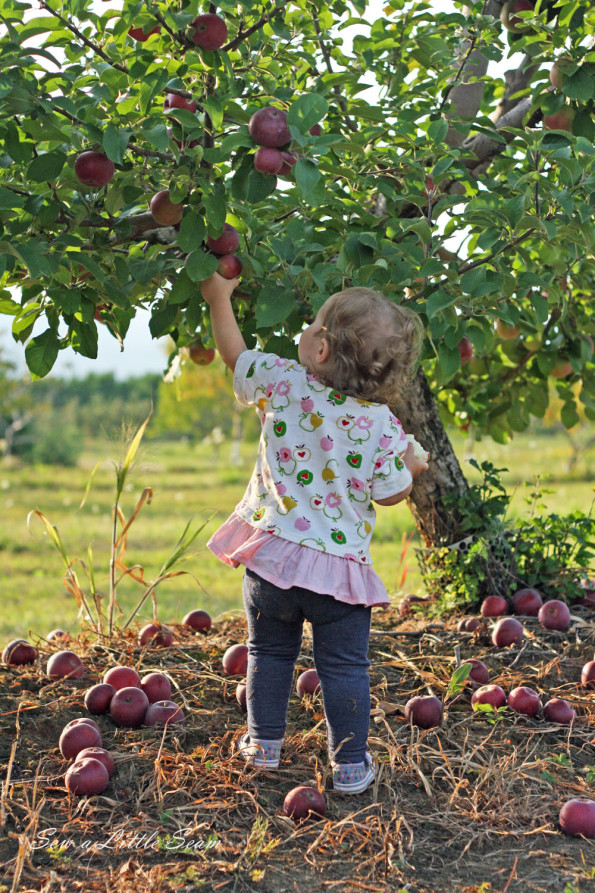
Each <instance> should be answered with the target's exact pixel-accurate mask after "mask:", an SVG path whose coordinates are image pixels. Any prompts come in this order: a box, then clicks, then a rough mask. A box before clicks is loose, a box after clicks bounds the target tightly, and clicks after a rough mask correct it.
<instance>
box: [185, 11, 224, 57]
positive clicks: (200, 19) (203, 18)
mask: <svg viewBox="0 0 595 893" xmlns="http://www.w3.org/2000/svg"><path fill="white" fill-rule="evenodd" d="M190 27H191V29H192V30H191V36H190V39H191V41H192V43H194V44H196V46H198V47H200V48H201V50H219V49H221V47H222V46H223V44H224V43H225V42H226V40H227V25H226V24H225V22H224V21H223V19H222V18H221V16H218V15H215V13H214V12H205V13H203V14H202V15H199V16H197V17H196V18H195V19H194V21H193V22H192V24H191V26H190Z"/></svg>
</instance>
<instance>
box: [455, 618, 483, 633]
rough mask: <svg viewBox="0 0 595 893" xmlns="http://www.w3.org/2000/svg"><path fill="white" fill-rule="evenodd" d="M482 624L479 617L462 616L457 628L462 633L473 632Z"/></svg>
mask: <svg viewBox="0 0 595 893" xmlns="http://www.w3.org/2000/svg"><path fill="white" fill-rule="evenodd" d="M482 626H483V624H482V622H481V620H480V619H479V617H461V619H460V620H459V622H458V624H457V630H458V631H459V632H460V633H473V632H475V630H476V629H480V628H481V627H482Z"/></svg>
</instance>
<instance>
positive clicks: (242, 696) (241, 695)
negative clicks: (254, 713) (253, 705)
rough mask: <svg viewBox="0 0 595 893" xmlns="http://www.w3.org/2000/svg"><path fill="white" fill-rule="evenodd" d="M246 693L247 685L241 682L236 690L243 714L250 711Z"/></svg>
mask: <svg viewBox="0 0 595 893" xmlns="http://www.w3.org/2000/svg"><path fill="white" fill-rule="evenodd" d="M246 691H247V689H246V683H245V682H240V683H239V684H238V687H237V688H236V701H237V702H238V705H239V708H240V710H241V711H242V713H246V712H247V710H248V698H247V694H246Z"/></svg>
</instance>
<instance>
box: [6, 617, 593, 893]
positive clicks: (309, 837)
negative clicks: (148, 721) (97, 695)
mask: <svg viewBox="0 0 595 893" xmlns="http://www.w3.org/2000/svg"><path fill="white" fill-rule="evenodd" d="M594 616H595V615H594V614H593V613H592V611H590V609H589V608H585V607H580V608H579V607H577V608H574V609H573V621H572V625H571V628H570V629H569V630H568V631H567V632H565V633H556V632H549V631H546V630H543V629H542V628H541V627H540V626H539V624H538V622H537V620H536V619H534V618H529V619H527V620H526V622H525V631H526V632H525V638H524V640H523V643H522V644H521V646H518V647H516V648H515V647H511V648H507V649H497V648H496V647H494V646H493V645H492V644H491V642H490V639H489V635H488V634H487V633H486V632H485V631H484V632H479V633H474V634H470V633H460V632H457V630H456V618H453V620H452V621H448V622H445V623H442V624H441V623H430V622H429V621H428V619H427V618H426V617H424V615H423V613H421V612H418V613H415V614H414V615H412V616H410V617H406V618H403V617H402V616H401V615H400V614H399V613H398V611H397V609H396V608H395V609H391V610H390V611H389V612H385V613H381V612H378V613H376V612H374V614H373V619H372V627H373V631H374V632H373V635H372V640H371V650H370V658H371V661H372V666H371V669H370V677H371V690H372V708H373V709H372V717H371V723H370V750H371V751H372V752H373V753H374V754H375V755H376V757H377V759H378V761H379V764H380V772H379V774H378V777H377V781H376V783H375V785H374V786H373V787H371V788H369V789H368V790H367V791H366V792H365V793H363V794H361V795H359V796H352V797H345V796H340V795H338V794H336V793H334V792H333V791H332V784H331V779H330V776H329V767H328V764H327V755H326V737H325V721H324V714H323V710H322V701H321V697H320V695H314V696H308V695H306V696H304V698H303V699H300V698H299V696H298V695H297V693H294V694H293V696H292V699H291V703H290V711H289V726H288V735H287V737H286V740H285V747H284V751H283V755H282V761H281V766H280V768H279V770H278V771H276V772H265V771H263V770H262V769H251V768H247V767H246V766H245V764H244V763H243V762H242V760H241V759H240V758H239V757H238V756H232V755H231V745H232V742H233V741H234V740H236V739H237V738H238V737H239V735H240V734H241V733H242V732H243V731H245V728H246V725H245V715H244V714H242V712H241V710H240V708H239V706H238V704H237V702H236V698H235V689H236V685H237V683H238V681H240V679H239V677H228V676H225V675H224V674H223V670H222V665H221V657H222V655H223V653H224V651H225V650H226V648H227V647H228V646H229V645H231V644H233V643H235V642H243V641H245V637H246V627H245V622H244V619H243V617H242V616H241V615H240V614H238V615H228V616H226V617H225V618H224V619H221V620H220V621H219V622H217V623H216V624H215V625H214V628H213V630H212V631H211V632H210V633H209V634H208V635H207V636H201V635H200V634H192V633H189V632H187V631H185V630H183V629H182V628H181V627H173V628H174V630H175V633H176V636H175V639H174V644H173V646H171V647H169V648H157V649H155V648H153V649H147V648H144V649H141V648H139V647H138V645H137V643H136V637H135V635H134V634H133V633H132V632H130V631H128V632H127V633H125V634H120V635H119V636H118V637H117V638H116V639H115V640H114V641H113V642H112V643H111V645H110V646H109V647H106V646H104V645H101V644H98V642H97V636H95V635H93V634H91V633H88V632H87V633H85V634H84V635H81V636H79V637H78V639H77V640H75V641H74V642H73V644H72V645H71V647H72V648H73V650H75V651H76V652H77V653H78V654H79V655H80V656H81V658H82V659H83V660H84V662H85V664H86V666H87V670H86V673H85V676H83V677H81V678H80V679H77V680H75V681H72V682H65V681H60V682H55V681H51V680H49V679H48V677H47V676H46V675H45V666H46V663H47V658H48V656H49V654H50V653H52V652H53V651H56V650H60V647H61V646H59V645H53V646H49V645H47V643H45V642H43V641H42V642H35V643H34V644H36V645H38V647H39V648H40V653H39V658H38V662H37V664H34V665H31V666H29V667H21V668H16V669H7V668H5V667H3V668H2V669H0V697H1V701H0V704H1V711H0V779H1V780H2V793H1V799H0V891H11V893H13V891H29V890H31V891H44V893H54V891H56V893H57V891H68V893H73V891H81V893H89V891H95V890H97V891H106V893H107V891H109V893H120V891H122V893H124V891H125V893H129V891H130V893H131V891H139V890H142V891H143V893H157V891H160V893H161V891H172V890H178V891H193V890H205V891H207V890H209V891H210V890H217V891H218V890H226V891H229V893H231V891H234V893H235V891H245V890H257V891H262V893H269V891H270V893H273V891H274V893H284V891H287V893H296V891H297V893H306V891H308V893H315V891H333V890H334V889H337V890H341V891H343V890H346V891H359V890H365V891H370V893H375V891H378V893H380V891H382V893H384V891H387V893H388V891H405V890H407V891H411V893H441V891H458V893H487V891H490V893H491V891H494V893H496V891H497V893H515V891H523V893H528V891H529V893H541V891H555V893H575V891H580V893H587V891H593V890H595V841H594V840H586V839H584V838H573V837H569V836H567V835H565V834H564V833H563V832H562V831H561V830H560V827H559V825H558V813H559V810H560V807H561V805H562V803H564V802H565V801H566V800H569V799H572V798H576V797H589V798H592V797H594V796H595V795H594V791H595V750H594V747H593V745H594V744H595V725H594V724H593V723H594V720H595V692H593V691H591V692H589V691H587V690H586V689H585V688H584V687H582V686H581V684H580V673H581V667H582V666H583V664H584V663H586V662H587V661H589V660H592V659H593V649H594V642H595V623H594V622H593V618H594ZM468 657H475V658H479V659H480V660H482V661H484V663H486V665H487V666H488V668H489V671H490V682H495V683H497V684H499V685H501V686H502V687H503V688H504V689H505V691H506V692H509V691H510V690H511V689H512V688H514V687H516V686H518V685H529V686H531V687H533V688H535V689H536V690H537V691H538V692H539V694H540V695H541V699H542V704H543V703H545V702H546V701H547V700H548V699H549V698H551V697H554V696H557V697H564V698H566V699H568V700H569V701H570V702H571V703H572V705H573V706H574V707H575V709H576V711H577V720H576V721H575V722H574V723H573V725H572V726H571V727H568V726H561V725H555V724H550V723H548V722H547V721H546V720H545V719H544V718H543V716H542V714H541V713H540V714H539V715H538V716H537V717H536V718H534V719H528V718H527V717H524V716H520V715H517V714H515V713H513V712H512V711H510V710H508V709H507V710H505V711H503V712H502V714H501V715H498V716H497V717H494V716H488V715H486V714H482V715H479V714H477V713H474V712H473V711H472V709H471V706H470V692H469V689H468V686H466V687H465V689H464V690H463V691H462V692H461V693H459V694H456V695H454V696H447V691H448V688H449V683H450V680H451V677H452V673H453V671H454V669H455V667H456V665H457V660H460V659H465V658H468ZM117 664H126V665H130V666H134V667H135V668H136V669H137V670H138V671H139V673H140V674H141V675H143V674H145V673H147V672H151V671H153V670H157V669H162V670H163V671H165V672H167V673H168V675H169V676H170V678H171V680H172V683H173V685H172V688H173V694H172V698H173V700H175V701H176V702H177V703H179V704H181V705H183V708H184V711H185V713H186V717H187V718H186V721H185V723H184V724H183V725H179V726H175V727H174V728H172V729H168V730H167V731H165V732H164V731H163V730H162V729H161V730H160V729H159V728H158V727H154V728H152V729H149V728H143V729H138V730H128V729H118V728H117V727H116V726H115V725H114V723H113V722H112V720H111V719H110V717H109V716H100V717H95V719H96V720H97V721H98V723H99V725H100V727H101V730H102V734H103V746H104V747H107V748H108V749H109V750H110V751H111V752H112V754H113V755H114V757H115V760H116V771H115V774H114V775H113V776H112V778H111V779H110V784H109V786H108V787H107V789H106V790H105V792H104V793H103V794H101V795H98V796H94V797H88V798H87V797H82V798H79V797H75V796H73V795H69V794H68V792H67V791H66V788H65V786H64V780H63V776H64V772H65V770H66V768H67V767H68V765H69V763H70V761H67V760H65V759H63V758H62V756H61V754H60V751H59V748H58V739H59V736H60V732H61V730H62V728H63V726H64V725H65V724H66V723H67V722H68V721H69V720H71V719H75V718H77V717H81V716H88V715H89V714H88V712H87V710H86V708H85V705H84V701H83V698H84V694H85V691H86V690H87V688H89V687H90V686H91V685H94V684H96V683H97V682H99V681H101V677H102V676H103V673H104V672H105V670H106V669H107V668H109V667H110V666H114V665H117ZM311 666H313V662H312V652H311V639H310V638H309V627H308V625H307V624H306V627H305V637H304V645H303V648H302V655H301V658H300V660H299V662H298V668H297V669H298V671H299V670H302V669H305V668H308V667H311ZM428 692H431V693H433V694H435V695H437V696H438V697H439V698H441V699H442V700H443V701H444V708H445V709H444V719H443V723H442V725H441V726H439V727H437V728H434V729H429V730H427V731H423V730H420V729H418V728H417V727H411V726H410V725H409V724H408V723H406V722H405V721H404V719H403V716H402V708H403V706H404V705H405V703H406V701H407V700H408V698H410V697H412V696H414V695H417V694H427V693H428ZM300 784H312V785H314V786H319V787H320V788H321V789H323V790H324V794H325V798H326V806H327V809H326V815H325V817H324V818H310V819H306V820H303V821H301V822H297V823H296V822H294V821H293V820H292V819H290V818H288V817H287V816H286V815H285V814H284V813H283V810H282V807H283V800H284V797H285V794H286V793H287V792H288V791H289V790H290V789H291V788H293V787H295V786H297V785H300Z"/></svg>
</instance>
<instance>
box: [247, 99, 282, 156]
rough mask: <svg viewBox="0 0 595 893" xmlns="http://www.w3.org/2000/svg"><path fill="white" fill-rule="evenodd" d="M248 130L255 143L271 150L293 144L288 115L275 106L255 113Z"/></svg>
mask: <svg viewBox="0 0 595 893" xmlns="http://www.w3.org/2000/svg"><path fill="white" fill-rule="evenodd" d="M248 130H249V131H250V136H251V137H252V139H253V140H254V142H255V143H257V144H258V145H259V146H266V147H267V148H269V149H279V148H280V147H281V146H285V145H287V143H290V142H291V133H290V132H289V128H288V127H287V113H286V112H284V111H283V110H282V109H278V108H275V107H274V106H267V107H265V108H262V109H259V110H258V111H257V112H254V114H253V115H252V117H251V118H250V123H249V125H248Z"/></svg>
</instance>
